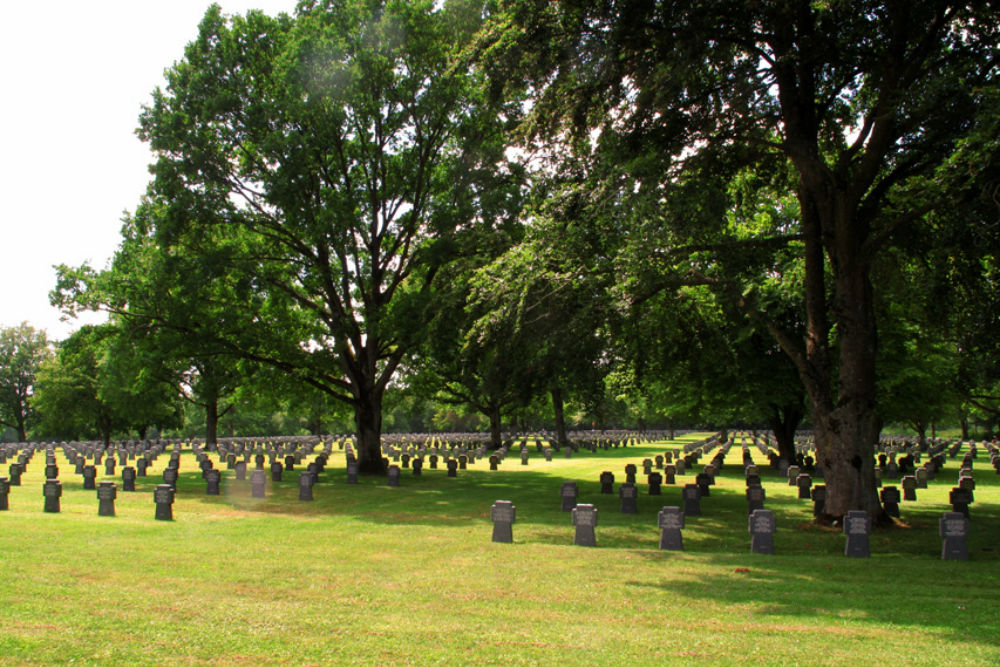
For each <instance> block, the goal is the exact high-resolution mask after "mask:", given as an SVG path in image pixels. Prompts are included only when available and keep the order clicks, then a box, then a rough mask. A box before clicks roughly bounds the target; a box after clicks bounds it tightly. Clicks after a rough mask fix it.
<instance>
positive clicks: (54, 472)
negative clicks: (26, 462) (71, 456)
mask: <svg viewBox="0 0 1000 667" xmlns="http://www.w3.org/2000/svg"><path fill="white" fill-rule="evenodd" d="M45 479H59V466H57V465H56V464H55V461H53V462H52V463H47V464H45Z"/></svg>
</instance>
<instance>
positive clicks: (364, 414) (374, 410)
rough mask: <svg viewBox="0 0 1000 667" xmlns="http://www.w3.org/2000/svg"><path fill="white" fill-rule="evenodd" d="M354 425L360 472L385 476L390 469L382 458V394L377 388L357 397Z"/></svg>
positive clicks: (361, 393)
mask: <svg viewBox="0 0 1000 667" xmlns="http://www.w3.org/2000/svg"><path fill="white" fill-rule="evenodd" d="M354 425H355V431H356V436H357V447H356V449H357V455H358V471H359V472H361V473H363V474H369V475H385V474H387V472H388V467H387V466H386V464H385V460H384V458H383V456H382V392H381V391H380V390H378V389H376V388H369V389H368V390H367V391H362V392H360V393H359V395H358V396H356V397H355V403H354Z"/></svg>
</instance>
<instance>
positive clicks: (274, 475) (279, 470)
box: [271, 461, 285, 482]
mask: <svg viewBox="0 0 1000 667" xmlns="http://www.w3.org/2000/svg"><path fill="white" fill-rule="evenodd" d="M284 472H285V466H283V465H281V462H280V461H274V462H273V463H272V464H271V481H272V482H280V481H281V476H282V475H283V474H284Z"/></svg>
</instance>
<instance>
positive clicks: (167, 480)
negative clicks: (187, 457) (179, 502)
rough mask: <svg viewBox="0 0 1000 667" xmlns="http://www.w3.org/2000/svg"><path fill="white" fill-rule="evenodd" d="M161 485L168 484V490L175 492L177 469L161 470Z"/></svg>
mask: <svg viewBox="0 0 1000 667" xmlns="http://www.w3.org/2000/svg"><path fill="white" fill-rule="evenodd" d="M163 483H164V484H169V485H170V488H172V489H174V490H175V491H176V490H177V468H164V469H163Z"/></svg>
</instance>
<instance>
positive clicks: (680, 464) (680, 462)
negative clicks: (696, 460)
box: [674, 458, 687, 475]
mask: <svg viewBox="0 0 1000 667" xmlns="http://www.w3.org/2000/svg"><path fill="white" fill-rule="evenodd" d="M685 470H687V463H686V462H685V461H684V459H682V458H678V459H677V460H676V462H675V463H674V471H675V472H676V473H677V474H678V475H683V474H684V471H685Z"/></svg>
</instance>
